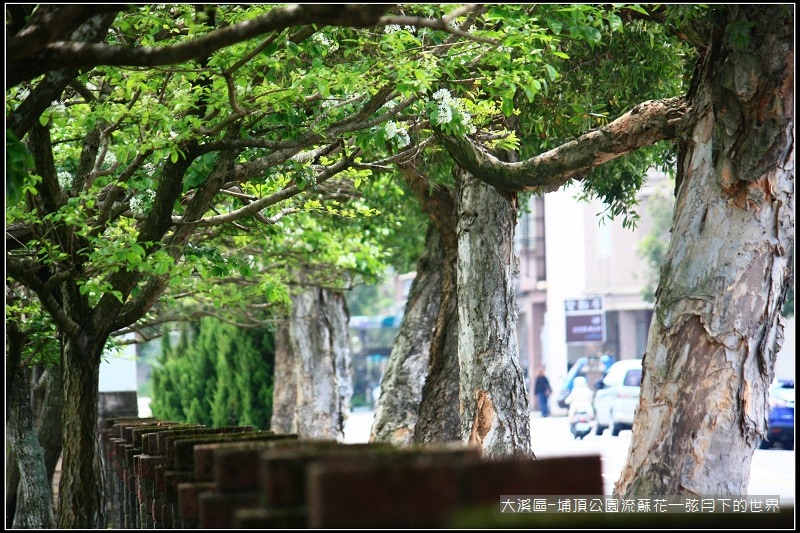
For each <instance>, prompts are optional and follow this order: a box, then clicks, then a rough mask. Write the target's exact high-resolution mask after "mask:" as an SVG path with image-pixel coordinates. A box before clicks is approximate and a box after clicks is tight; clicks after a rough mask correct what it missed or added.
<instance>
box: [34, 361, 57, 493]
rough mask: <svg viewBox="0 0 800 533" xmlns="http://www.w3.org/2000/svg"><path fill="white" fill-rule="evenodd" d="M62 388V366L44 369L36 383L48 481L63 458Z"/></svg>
mask: <svg viewBox="0 0 800 533" xmlns="http://www.w3.org/2000/svg"><path fill="white" fill-rule="evenodd" d="M62 386H63V384H62V379H61V365H53V366H49V367H47V368H44V369H43V371H42V373H41V374H40V375H39V378H38V379H37V380H36V383H35V389H36V390H38V391H39V392H38V394H37V395H38V396H39V397H40V398H41V403H40V404H34V408H33V410H34V415H35V421H36V428H37V435H38V437H39V443H40V444H41V445H42V449H43V450H44V467H45V470H46V472H47V479H48V480H52V479H53V474H54V473H55V471H56V465H57V464H58V459H59V458H60V457H61V448H62V442H63V435H62V433H61V427H62V424H63V419H64V396H63V393H64V391H63V389H62ZM48 486H49V485H48Z"/></svg>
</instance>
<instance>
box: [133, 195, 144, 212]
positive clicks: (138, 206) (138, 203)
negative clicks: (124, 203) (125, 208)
mask: <svg viewBox="0 0 800 533" xmlns="http://www.w3.org/2000/svg"><path fill="white" fill-rule="evenodd" d="M142 204H143V202H142V199H141V198H139V197H138V196H134V197H133V198H131V211H133V212H134V214H137V215H143V214H144V211H143V210H142Z"/></svg>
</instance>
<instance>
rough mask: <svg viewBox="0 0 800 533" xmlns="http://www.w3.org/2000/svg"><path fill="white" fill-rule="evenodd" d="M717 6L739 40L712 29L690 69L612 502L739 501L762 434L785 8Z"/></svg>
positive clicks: (789, 210) (775, 268) (782, 185)
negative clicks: (689, 114) (672, 187)
mask: <svg viewBox="0 0 800 533" xmlns="http://www.w3.org/2000/svg"><path fill="white" fill-rule="evenodd" d="M729 9H730V10H729V11H728V12H727V15H728V17H729V18H728V20H726V21H724V22H725V23H727V24H728V25H729V26H728V27H729V28H730V27H731V26H730V25H732V24H738V25H739V26H738V27H739V28H741V27H742V25H743V24H744V23H745V22H749V23H753V26H752V28H751V30H750V32H749V36H750V42H749V43H747V44H746V47H745V48H742V49H737V48H736V46H735V45H736V41H733V40H731V39H729V38H727V37H729V36H730V35H731V34H732V33H733V32H731V33H730V34H728V36H727V37H726V35H725V33H724V29H725V24H719V25H718V27H719V28H722V29H723V30H720V31H718V32H716V33H715V35H714V36H713V41H712V46H711V48H710V50H709V52H708V54H707V55H706V57H705V59H704V62H703V64H702V65H701V66H700V68H699V69H698V71H697V73H696V80H695V84H694V86H695V87H696V92H695V94H693V95H690V96H692V97H693V102H692V104H693V108H694V113H695V118H694V121H693V125H692V128H691V130H690V131H689V132H688V136H687V137H686V138H685V139H683V141H684V142H683V145H682V146H681V147H680V148H681V151H680V153H679V156H680V159H679V162H680V164H679V168H678V178H679V179H678V187H677V201H676V206H675V213H674V217H673V228H672V235H673V238H672V242H671V243H670V248H669V251H668V255H667V258H666V262H665V265H664V267H663V270H662V274H661V284H660V286H659V289H658V291H657V295H656V296H657V301H656V312H655V315H654V320H653V323H652V325H651V328H650V336H649V342H648V346H647V351H646V355H645V358H644V378H643V381H642V393H641V399H640V402H639V410H638V412H637V415H636V419H635V421H634V428H633V437H632V441H631V451H630V454H629V457H628V461H627V463H626V465H625V467H624V469H623V471H622V474H621V476H620V479H619V481H618V482H617V485H616V487H615V494H619V495H668V494H692V495H712V494H713V495H719V496H722V495H740V494H747V490H748V484H749V477H750V465H751V461H752V458H753V452H754V451H755V449H756V447H757V446H758V443H759V441H760V440H761V437H762V436H763V434H764V432H765V429H766V417H767V410H768V407H767V398H768V387H769V385H770V383H771V381H772V379H773V376H774V370H773V366H774V363H775V357H776V353H777V351H778V349H779V348H780V344H781V343H782V337H783V322H782V319H781V318H780V312H781V307H782V305H783V302H784V299H785V295H786V291H787V289H788V287H789V285H790V283H791V280H792V277H793V272H792V269H793V256H794V136H793V126H794V113H793V109H794V99H793V95H794V82H793V80H794V76H793V72H794V69H793V65H794V54H793V49H794V47H793V40H794V35H793V13H792V9H793V8H792V7H790V6H778V7H776V6H764V7H761V6H756V5H731V6H730V8H729ZM688 391H691V394H690V393H688Z"/></svg>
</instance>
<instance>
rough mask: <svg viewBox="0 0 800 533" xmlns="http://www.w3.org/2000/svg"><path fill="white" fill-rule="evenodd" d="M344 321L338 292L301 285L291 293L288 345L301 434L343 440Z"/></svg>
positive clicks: (346, 384) (347, 384)
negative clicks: (302, 287)
mask: <svg viewBox="0 0 800 533" xmlns="http://www.w3.org/2000/svg"><path fill="white" fill-rule="evenodd" d="M348 321H349V313H348V312H347V304H346V302H345V299H344V296H343V295H342V294H341V293H337V292H333V291H330V290H328V289H322V288H319V287H306V288H304V289H303V290H302V291H301V292H300V293H298V294H296V295H295V296H293V297H292V313H291V321H290V324H289V344H290V346H291V352H292V355H291V358H292V361H293V362H294V372H295V378H296V383H297V391H296V392H297V397H296V398H297V407H296V419H297V433H298V435H299V436H300V437H301V438H306V439H336V440H342V439H343V438H344V420H345V418H346V416H347V412H348V411H349V409H350V396H351V394H352V378H351V376H350V347H349V342H350V340H349V332H348Z"/></svg>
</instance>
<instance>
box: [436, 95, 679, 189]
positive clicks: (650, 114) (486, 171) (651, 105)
mask: <svg viewBox="0 0 800 533" xmlns="http://www.w3.org/2000/svg"><path fill="white" fill-rule="evenodd" d="M689 111H690V109H689V104H688V102H687V100H686V99H685V97H675V98H666V99H664V100H651V101H647V102H643V103H641V104H639V105H637V106H636V107H634V108H633V109H631V110H630V111H629V112H627V113H625V114H624V115H622V116H621V117H620V118H618V119H617V120H615V121H613V122H611V123H609V124H607V125H605V126H603V127H602V128H600V129H597V130H593V131H590V132H589V133H585V134H584V135H581V136H580V137H578V138H577V139H575V140H573V141H570V142H568V143H566V144H563V145H561V146H559V147H558V148H554V149H552V150H549V151H547V152H545V153H543V154H540V155H538V156H535V157H532V158H530V159H526V160H525V161H520V162H518V163H505V162H503V161H500V160H499V159H498V158H496V157H494V156H493V155H491V154H490V153H488V152H487V151H485V150H484V149H482V148H481V147H479V146H477V145H475V144H474V143H473V142H472V141H470V140H469V139H467V138H466V137H462V138H456V137H453V136H451V135H447V134H445V133H443V132H442V131H441V130H437V131H436V135H437V137H438V138H439V139H440V140H441V141H442V144H443V145H444V146H445V148H446V149H447V151H448V152H449V153H450V155H452V156H453V158H454V159H455V160H456V161H457V162H458V163H459V164H460V165H461V166H462V167H464V168H465V169H467V170H468V171H469V172H470V173H472V174H473V175H474V176H476V177H477V178H479V179H481V180H482V181H484V182H485V183H488V184H489V185H492V186H494V187H495V188H497V189H499V190H504V191H511V192H521V191H528V190H532V189H539V190H541V191H544V192H549V191H554V190H557V189H558V188H559V187H561V186H562V185H564V184H565V183H566V182H568V181H569V180H570V179H573V178H579V179H583V178H584V177H585V176H586V175H587V174H588V173H589V172H590V171H591V170H592V169H593V168H595V167H597V166H600V165H602V164H603V163H606V162H607V161H610V160H612V159H615V158H617V157H620V156H623V155H625V154H627V153H629V152H632V151H634V150H636V149H638V148H642V147H645V146H651V145H653V144H655V143H656V142H658V141H662V140H665V139H674V138H676V136H677V134H678V129H679V127H680V126H681V124H682V123H685V121H686V119H687V116H688V114H689Z"/></svg>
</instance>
